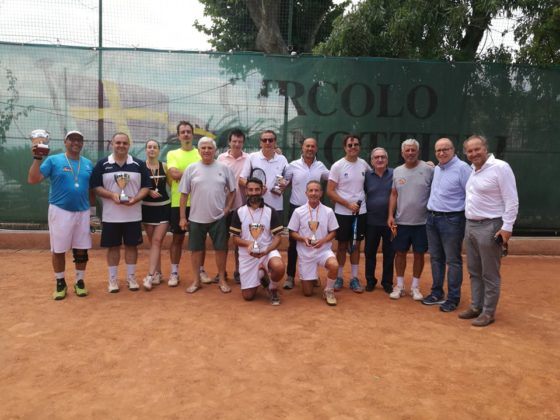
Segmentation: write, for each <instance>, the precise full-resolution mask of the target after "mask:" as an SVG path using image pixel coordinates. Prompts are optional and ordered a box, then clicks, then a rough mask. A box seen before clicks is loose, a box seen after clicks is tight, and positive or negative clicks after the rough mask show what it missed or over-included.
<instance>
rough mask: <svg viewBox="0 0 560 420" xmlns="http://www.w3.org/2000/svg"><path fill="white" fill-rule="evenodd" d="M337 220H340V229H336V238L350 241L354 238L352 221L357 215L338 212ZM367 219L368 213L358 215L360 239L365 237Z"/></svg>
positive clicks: (340, 240) (341, 240)
mask: <svg viewBox="0 0 560 420" xmlns="http://www.w3.org/2000/svg"><path fill="white" fill-rule="evenodd" d="M335 216H336V221H337V222H338V226H339V227H338V229H337V231H336V240H337V241H339V242H350V241H351V240H352V235H353V232H352V222H353V221H354V217H355V216H352V215H350V216H348V215H343V214H336V213H335ZM366 219H367V214H366V213H364V214H360V215H359V216H358V241H361V240H362V239H364V236H365V234H366Z"/></svg>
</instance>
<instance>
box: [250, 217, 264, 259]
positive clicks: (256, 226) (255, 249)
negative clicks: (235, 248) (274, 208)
mask: <svg viewBox="0 0 560 420" xmlns="http://www.w3.org/2000/svg"><path fill="white" fill-rule="evenodd" d="M263 230H264V226H263V225H261V224H260V223H251V224H250V225H249V232H250V233H251V236H252V237H253V239H254V242H253V245H252V246H251V248H250V250H249V252H250V253H251V254H260V253H261V249H260V248H259V243H258V239H259V237H260V236H261V234H262V233H263Z"/></svg>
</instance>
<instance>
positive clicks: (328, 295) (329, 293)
mask: <svg viewBox="0 0 560 420" xmlns="http://www.w3.org/2000/svg"><path fill="white" fill-rule="evenodd" d="M323 298H324V299H325V301H326V302H327V305H329V306H336V296H335V295H334V290H333V289H325V291H324V292H323Z"/></svg>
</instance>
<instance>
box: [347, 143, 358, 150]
mask: <svg viewBox="0 0 560 420" xmlns="http://www.w3.org/2000/svg"><path fill="white" fill-rule="evenodd" d="M346 147H348V148H349V149H351V148H352V147H360V143H348V144H347V145H346Z"/></svg>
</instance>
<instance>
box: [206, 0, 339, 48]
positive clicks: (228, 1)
mask: <svg viewBox="0 0 560 420" xmlns="http://www.w3.org/2000/svg"><path fill="white" fill-rule="evenodd" d="M200 2H201V3H202V4H203V5H204V14H205V15H206V16H209V17H210V19H211V24H210V26H205V25H202V24H201V23H200V22H195V26H196V28H197V29H198V30H199V31H201V32H204V33H205V34H207V35H209V36H210V44H211V45H212V46H213V47H214V48H215V49H216V50H217V51H222V52H224V51H262V52H265V53H277V54H286V53H288V52H290V51H292V50H296V51H298V52H310V51H311V49H312V48H313V47H314V46H315V44H316V43H317V42H320V41H323V40H324V39H325V38H326V37H327V36H328V35H329V34H330V32H331V28H332V24H333V22H334V20H335V19H336V18H337V17H338V16H340V15H342V13H343V11H344V9H345V8H346V7H347V6H348V4H349V1H345V2H342V3H340V4H338V5H335V4H334V3H333V2H332V0H200ZM290 5H293V10H292V20H291V22H292V23H291V28H292V30H291V39H290V41H291V42H288V39H289V38H290V37H289V36H288V32H289V24H290V13H289V12H290Z"/></svg>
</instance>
